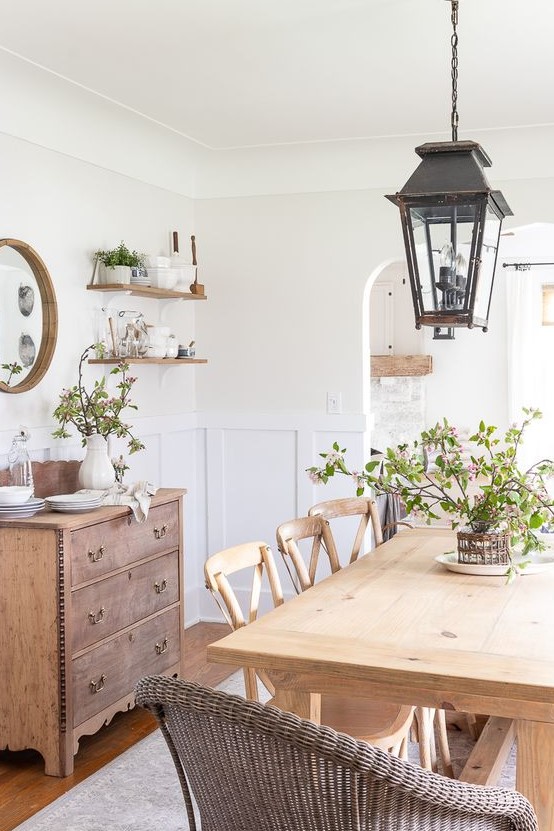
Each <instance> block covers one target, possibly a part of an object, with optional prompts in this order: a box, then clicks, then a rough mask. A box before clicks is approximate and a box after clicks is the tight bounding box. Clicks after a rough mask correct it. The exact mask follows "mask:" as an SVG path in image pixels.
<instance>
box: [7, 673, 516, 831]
mask: <svg viewBox="0 0 554 831" xmlns="http://www.w3.org/2000/svg"><path fill="white" fill-rule="evenodd" d="M218 689H221V690H224V691H226V692H232V693H236V694H238V695H244V685H243V680H242V673H240V672H237V673H235V674H234V675H232V676H231V677H230V678H229V679H228V680H227V681H225V682H224V683H223V684H221V685H220V686H219V687H218ZM449 742H450V750H451V754H452V762H453V766H454V772H455V774H457V773H458V772H459V771H460V770H461V769H462V767H463V765H464V762H465V760H466V758H467V756H468V754H469V752H470V750H471V747H472V740H471V738H470V737H469V735H468V734H466V733H465V732H464V731H459V730H449ZM410 759H411V760H412V761H414V762H417V761H418V750H417V745H411V746H410ZM514 782H515V752H514V750H512V753H511V755H510V758H509V760H508V762H507V764H506V766H505V768H504V771H503V774H502V779H501V781H500V782H499V784H501V785H503V786H504V787H508V788H513V787H514ZM53 828H54V829H56V831H91V829H94V831H151V829H152V828H163V829H164V831H186V829H187V828H188V823H187V818H186V811H185V806H184V802H183V796H182V793H181V788H180V786H179V781H178V779H177V774H176V772H175V767H174V764H173V761H172V759H171V756H170V755H169V751H168V749H167V745H166V743H165V740H164V739H163V737H162V735H161V733H160V732H159V730H157V731H156V732H154V733H152V734H151V735H149V736H147V737H146V738H145V739H142V740H141V741H140V742H138V743H137V744H136V745H134V746H133V747H131V748H129V750H127V751H125V752H124V753H122V754H121V755H120V756H118V757H117V759H114V760H113V761H112V762H110V763H109V764H107V765H106V766H105V767H103V768H101V769H100V770H98V771H97V772H96V773H94V774H92V776H89V777H88V778H87V779H85V780H84V781H83V782H81V783H80V784H78V785H76V786H75V787H74V788H72V789H71V790H70V791H68V792H67V793H66V794H64V795H63V796H61V797H59V799H57V800H55V802H52V803H51V804H50V805H47V806H46V807H45V808H43V809H42V810H41V811H39V812H38V813H37V814H35V815H34V816H33V817H31V818H30V819H28V820H26V821H25V822H24V823H22V824H21V825H18V826H17V828H16V829H14V831H51V829H53Z"/></svg>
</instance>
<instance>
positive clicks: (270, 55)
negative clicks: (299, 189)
mask: <svg viewBox="0 0 554 831" xmlns="http://www.w3.org/2000/svg"><path fill="white" fill-rule="evenodd" d="M2 6H4V7H5V8H4V9H3V13H2V17H1V19H2V24H1V27H0V48H3V49H6V50H8V51H10V52H13V53H16V54H17V55H19V56H21V57H23V58H25V59H26V60H29V61H32V62H33V63H36V64H38V65H40V66H42V67H44V68H46V69H48V70H50V71H52V72H55V73H57V74H59V75H61V76H63V77H65V78H67V79H69V80H71V81H73V82H75V83H77V84H80V85H82V86H83V87H86V88H87V89H89V90H92V91H94V92H96V93H98V94H100V95H103V96H106V97H108V98H109V99H112V100H113V101H116V102H118V103H120V104H123V105H124V106H126V107H129V108H131V109H133V110H135V111H137V112H139V113H141V114H143V115H145V116H147V117H149V118H151V119H154V120H155V121H157V122H159V123H161V124H164V125H166V126H168V127H170V128H171V129H173V130H175V131H177V132H178V133H181V134H183V135H185V136H188V137H189V138H192V139H194V140H195V141H197V142H199V143H200V144H203V145H206V146H209V147H214V148H215V147H220V148H221V147H239V146H240V147H243V146H252V145H272V144H281V143H295V142H311V141H329V140H336V139H351V138H364V137H365V138H367V137H373V136H394V135H412V134H414V135H416V134H419V135H428V136H429V137H430V138H431V139H432V137H433V135H434V134H446V135H445V136H444V137H446V138H449V137H450V34H451V24H450V3H449V2H448V3H447V2H445V0H417V1H416V0H94V2H82V1H81V2H80V1H79V0H51V2H44V0H17V3H15V2H8V0H0V10H1V9H2ZM459 17H460V22H459V38H460V44H459V57H460V68H459V74H460V77H459V83H458V86H459V103H458V109H459V113H460V136H459V137H460V138H471V131H472V130H482V129H495V128H499V127H518V126H524V125H534V124H546V123H554V49H553V48H552V36H553V33H554V3H553V2H552V0H527V2H523V0H460V10H459Z"/></svg>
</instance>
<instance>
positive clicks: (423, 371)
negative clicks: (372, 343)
mask: <svg viewBox="0 0 554 831" xmlns="http://www.w3.org/2000/svg"><path fill="white" fill-rule="evenodd" d="M432 371H433V357H432V356H431V355H372V356H371V377H372V378H383V377H390V376H392V375H396V376H400V375H430V374H431V372H432Z"/></svg>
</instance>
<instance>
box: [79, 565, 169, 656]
mask: <svg viewBox="0 0 554 831" xmlns="http://www.w3.org/2000/svg"><path fill="white" fill-rule="evenodd" d="M178 557H179V554H178V552H177V551H172V552H171V553H170V554H163V555H162V556H161V557H157V558H156V559H155V560H150V561H149V562H147V563H142V565H139V566H134V567H133V568H130V569H129V570H128V571H123V572H120V573H119V574H114V575H113V576H111V577H106V578H105V579H104V580H100V581H99V582H98V583H91V585H89V586H84V587H83V588H82V589H77V590H76V591H74V592H73V594H72V597H71V606H72V610H71V633H72V636H71V650H72V652H73V653H75V652H78V651H79V650H80V649H84V648H85V647H87V646H91V644H94V643H96V642H97V641H100V640H103V639H104V638H107V637H109V635H113V634H114V632H117V631H118V630H119V629H124V628H125V627H126V626H130V625H131V624H133V623H137V622H138V621H139V620H142V619H143V618H145V617H149V615H152V614H154V613H155V612H159V611H161V609H164V608H165V607H166V606H170V605H171V604H172V603H175V602H176V601H177V600H179V560H178Z"/></svg>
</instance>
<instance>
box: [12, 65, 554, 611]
mask: <svg viewBox="0 0 554 831" xmlns="http://www.w3.org/2000/svg"><path fill="white" fill-rule="evenodd" d="M0 61H1V62H2V63H1V64H0V69H1V70H3V71H0V89H2V95H3V102H4V103H3V107H2V111H1V112H0V174H1V177H2V178H1V181H2V194H1V197H0V235H1V236H3V237H4V236H5V237H16V238H20V239H23V240H25V241H26V242H28V243H30V244H31V245H32V246H33V247H34V248H35V249H36V250H37V251H38V252H39V254H40V255H41V257H42V258H43V259H44V261H45V262H46V264H47V266H48V268H49V270H50V273H51V276H52V279H53V282H54V286H55V289H56V293H57V299H58V304H59V319H60V327H59V339H58V345H57V349H56V353H55V356H54V360H53V363H52V366H51V368H50V370H49V371H48V373H47V375H46V378H45V379H44V380H43V382H42V383H41V384H40V385H39V386H38V387H37V388H36V389H34V390H32V391H30V392H28V393H26V394H23V395H3V396H0V461H1V459H2V452H4V453H5V452H6V451H7V449H8V446H9V440H10V438H11V436H12V435H13V433H14V432H15V431H16V430H17V429H18V426H19V425H20V424H27V425H28V426H29V427H30V429H31V433H32V442H31V449H32V450H33V453H34V456H35V458H49V457H69V456H75V455H76V454H77V453H80V452H82V451H81V448H80V446H79V444H78V442H76V443H71V442H68V443H63V442H62V443H60V442H55V441H54V440H53V439H52V438H51V435H50V434H51V430H52V429H53V427H54V426H55V425H54V424H53V421H52V416H51V413H52V410H53V408H54V406H55V402H56V398H57V394H58V392H59V391H60V390H61V388H62V387H63V386H65V385H68V384H71V383H73V382H74V381H75V373H76V363H77V358H78V355H79V354H80V352H81V350H82V348H83V347H84V346H86V345H87V344H88V343H90V342H92V340H93V339H94V331H93V319H94V309H95V307H97V306H99V304H100V303H101V302H102V298H103V295H100V294H97V293H93V292H87V291H86V290H85V285H86V283H87V282H88V280H89V277H90V271H91V262H90V253H91V252H92V251H93V250H95V249H96V248H98V247H99V246H106V245H112V244H115V243H117V242H119V240H120V239H125V241H126V242H127V243H128V244H130V245H131V247H136V248H138V249H142V250H146V251H157V252H160V253H161V252H162V251H163V250H167V240H168V233H169V231H170V230H172V229H176V230H179V232H180V234H181V239H183V238H186V237H188V236H189V235H190V233H196V235H197V238H198V253H199V263H200V272H199V279H200V281H201V282H203V283H204V284H205V285H206V291H207V294H208V301H207V302H203V303H196V304H195V303H180V304H177V305H175V304H173V305H170V306H166V307H163V308H162V306H160V305H158V304H155V303H152V301H139V300H135V299H133V300H132V301H131V302H132V307H131V308H134V307H135V306H136V307H139V308H142V309H144V311H145V314H147V316H149V317H150V319H152V318H153V317H154V316H157V315H159V314H162V313H163V314H165V315H166V316H167V318H168V319H169V321H170V322H171V324H172V325H173V327H174V328H175V330H176V333H177V334H178V336H179V339H180V340H181V337H182V339H183V340H189V339H192V338H193V337H194V338H195V339H196V341H197V346H198V354H203V355H206V356H207V357H208V359H209V363H208V364H207V365H206V366H203V367H197V368H194V369H190V368H186V367H176V368H170V369H165V370H164V369H162V370H160V369H158V368H157V367H153V366H145V367H141V368H140V369H139V370H138V371H137V375H138V381H137V383H136V385H135V388H134V391H136V392H135V394H134V398H135V400H136V402H137V403H138V404H139V414H138V416H137V418H136V419H135V426H136V430H137V432H138V433H139V434H140V435H141V436H142V437H143V438H144V440H145V443H146V444H147V449H146V451H144V452H143V453H141V454H137V455H136V456H134V457H131V461H132V470H131V474H130V475H131V476H132V477H133V478H143V477H145V478H149V479H151V480H153V481H154V482H156V483H158V484H160V485H182V486H184V487H187V488H188V489H189V495H188V496H187V501H186V505H187V509H186V546H187V570H186V578H187V620H188V621H189V622H192V621H193V620H195V619H197V618H198V616H199V615H201V616H206V617H208V616H212V615H214V609H215V607H213V605H212V603H211V601H210V599H209V598H208V597H207V595H206V593H205V590H204V589H203V578H202V563H203V561H204V558H205V556H206V554H207V553H210V552H213V551H214V550H216V549H217V548H219V547H222V546H224V545H230V544H234V543H237V542H240V541H243V540H245V539H249V538H250V539H252V538H254V537H259V536H261V537H262V538H264V539H267V540H268V542H273V536H274V531H275V527H276V525H277V524H278V523H279V522H281V521H284V520H286V519H289V518H290V517H291V516H292V515H295V514H298V513H304V512H305V511H306V510H307V508H308V507H309V506H310V505H311V504H313V503H314V502H316V501H320V500H321V499H323V498H326V496H329V497H331V496H335V495H339V494H346V493H348V494H350V493H351V492H352V490H351V487H350V484H349V483H348V482H346V481H342V482H341V481H337V482H333V483H332V485H330V486H328V488H327V489H325V490H322V489H315V488H313V487H312V486H311V484H310V483H309V482H308V480H307V477H306V476H305V473H304V468H305V467H308V466H309V465H310V464H312V463H314V461H317V454H318V452H320V451H323V450H325V449H328V447H329V446H330V444H331V443H332V441H333V440H335V439H337V440H338V441H339V442H340V443H341V446H344V447H348V448H349V451H350V456H351V462H352V464H353V466H358V465H359V464H361V463H362V462H363V460H364V453H365V452H366V449H367V448H368V447H369V442H370V436H368V435H366V427H367V415H366V413H368V412H369V406H368V403H367V394H364V390H365V393H367V388H368V384H369V364H368V352H369V350H368V344H369V332H368V320H369V315H368V303H369V284H370V282H371V281H372V280H373V279H374V276H375V275H376V274H377V273H378V272H379V271H380V270H381V267H382V264H383V263H384V262H387V261H391V260H397V261H399V260H401V257H402V239H401V234H400V223H399V218H398V215H397V211H396V209H395V208H394V207H393V206H392V205H390V204H389V203H388V202H386V201H385V199H384V198H383V196H384V194H385V193H390V192H394V191H395V190H396V189H398V188H399V187H400V186H401V185H402V184H403V183H404V181H405V180H406V179H407V178H408V176H409V174H410V173H411V171H412V170H413V168H414V167H415V164H416V162H417V158H416V157H415V154H414V153H413V147H414V146H415V145H416V144H417V143H418V141H417V139H416V138H414V139H413V140H409V141H408V140H388V141H381V142H373V143H372V142H359V143H356V142H348V143H336V144H333V143H329V144H326V145H315V146H306V145H303V146H301V147H296V148H294V147H288V148H266V149H259V150H251V151H244V152H235V151H230V152H228V153H222V152H214V153H209V151H206V150H201V149H199V148H196V147H194V146H193V145H191V143H190V142H187V141H186V140H185V139H183V138H181V137H179V136H176V135H175V134H173V133H168V132H167V131H164V130H162V128H160V127H159V126H158V125H155V124H152V123H151V122H147V121H145V120H143V119H140V118H138V116H136V115H135V114H133V113H131V112H127V111H124V110H121V109H118V108H116V107H114V105H112V104H111V103H109V102H106V101H104V100H102V99H98V98H97V97H95V96H91V95H90V94H89V93H86V92H84V91H83V90H79V89H78V88H76V87H72V86H71V85H68V84H66V83H65V82H63V81H62V80H61V79H57V78H54V77H51V76H45V75H43V74H41V73H40V72H38V70H36V68H34V67H30V66H29V65H23V64H21V63H18V62H17V60H16V59H15V58H12V57H11V56H6V55H0ZM475 138H479V137H478V136H475ZM551 138H552V130H548V129H540V128H538V129H537V130H536V131H534V133H532V134H531V133H526V134H525V135H524V134H523V132H517V131H515V132H514V133H513V134H511V135H509V136H508V135H506V134H504V133H502V134H501V133H496V134H489V135H487V136H486V137H485V139H486V140H485V139H483V145H484V147H485V149H486V150H487V151H488V152H489V153H490V154H491V156H492V157H493V159H494V161H495V169H494V171H493V173H494V176H492V175H491V179H492V180H493V181H494V182H495V184H496V185H497V186H498V187H500V188H501V189H502V190H503V192H504V195H505V196H506V198H507V200H508V202H509V204H510V205H511V207H512V208H513V210H514V213H515V214H516V216H515V218H514V220H512V221H511V223H510V222H508V223H506V226H507V227H510V224H511V225H512V226H515V225H516V224H517V225H522V224H525V223H527V222H533V221H540V220H542V221H545V222H552V221H554V217H553V213H554V209H553V208H552V200H551V199H550V197H549V193H550V191H551V186H552V181H551V180H550V179H545V178H535V177H540V176H541V171H542V175H543V177H544V176H545V175H546V174H548V175H554V170H553V165H554V160H553V159H552V154H551V152H550V147H551ZM522 139H525V142H526V145H527V148H528V149H527V150H526V154H525V159H523V157H522V153H521V150H520V147H521V140H522ZM520 158H521V162H519V159H520ZM514 160H516V161H514ZM500 174H502V177H503V178H504V181H500V178H499V177H500ZM120 301H121V303H123V304H125V305H124V307H125V308H129V305H128V303H129V300H128V298H127V299H125V298H118V299H117V300H113V301H112V303H113V304H114V305H117V303H120ZM504 304H505V299H504V292H503V287H502V280H501V275H499V278H498V285H497V290H496V291H495V296H494V303H493V311H492V316H491V325H490V332H489V333H488V334H486V335H483V334H482V333H481V332H460V333H457V334H456V340H455V341H453V342H450V343H449V342H432V341H431V342H429V343H426V344H425V348H424V350H423V351H424V352H429V353H431V354H433V357H434V365H435V372H434V374H433V375H432V376H431V377H430V378H429V385H428V390H427V416H428V418H429V420H432V419H436V418H438V417H440V416H442V415H446V416H448V417H449V418H452V419H453V420H456V421H458V422H460V421H461V422H462V424H465V423H468V424H473V423H474V421H475V419H479V418H481V417H482V418H485V419H489V418H490V419H493V420H496V421H498V422H499V423H501V422H502V420H503V419H505V416H506V380H507V379H506V362H505V337H506V326H505V323H504ZM91 375H92V374H91ZM328 391H333V392H341V393H342V405H343V414H342V415H338V416H327V415H326V412H325V407H326V393H327V392H328ZM3 458H4V459H5V456H4V457H3Z"/></svg>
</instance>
